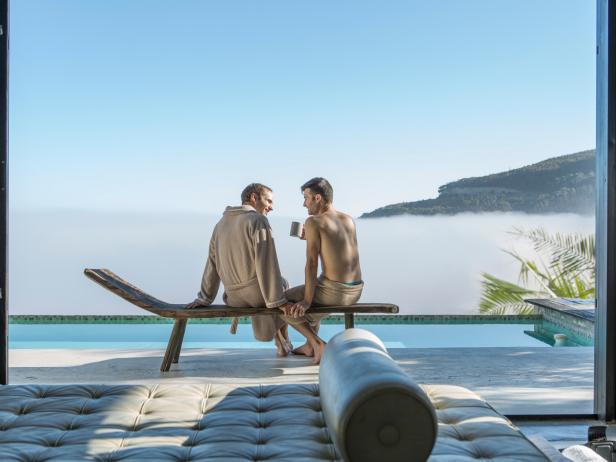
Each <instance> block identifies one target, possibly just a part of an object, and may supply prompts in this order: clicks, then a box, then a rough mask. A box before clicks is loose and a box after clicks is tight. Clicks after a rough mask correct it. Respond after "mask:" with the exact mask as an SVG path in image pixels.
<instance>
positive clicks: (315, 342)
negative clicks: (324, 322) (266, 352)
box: [283, 316, 326, 364]
mask: <svg viewBox="0 0 616 462" xmlns="http://www.w3.org/2000/svg"><path fill="white" fill-rule="evenodd" d="M283 317H284V318H285V319H286V320H287V322H288V323H289V324H290V325H291V326H293V328H294V329H295V330H296V331H298V332H299V333H300V334H302V335H303V336H304V337H306V340H307V342H306V345H302V346H301V347H300V348H303V349H304V350H303V351H304V353H296V354H305V355H306V356H311V357H312V358H313V359H312V362H313V363H314V364H319V363H320V362H321V356H323V351H324V350H325V345H326V344H325V342H324V341H323V339H321V338H320V337H319V336H318V335H317V334H316V333H315V332H314V330H313V329H312V327H311V326H310V323H309V322H308V321H306V320H305V319H303V318H291V317H290V316H283ZM300 348H296V349H295V350H293V352H294V353H295V352H296V351H297V350H299V349H300Z"/></svg>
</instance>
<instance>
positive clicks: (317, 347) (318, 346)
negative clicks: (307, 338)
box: [312, 342, 327, 364]
mask: <svg viewBox="0 0 616 462" xmlns="http://www.w3.org/2000/svg"><path fill="white" fill-rule="evenodd" d="M326 345H327V344H326V343H325V342H319V343H315V344H314V346H313V347H312V349H313V351H314V357H313V358H312V364H320V363H321V356H323V352H324V351H325V346H326Z"/></svg>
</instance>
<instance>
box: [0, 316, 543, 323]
mask: <svg viewBox="0 0 616 462" xmlns="http://www.w3.org/2000/svg"><path fill="white" fill-rule="evenodd" d="M542 319H543V316H541V315H540V314H536V315H484V314H481V315H474V314H472V315H467V314H451V315H449V314H446V315H441V314H434V315H433V314H413V315H361V316H358V315H355V323H356V324H527V323H530V322H535V321H541V320H542ZM173 322H174V320H173V319H167V318H162V317H160V316H154V315H27V314H26V315H10V316H9V324H173ZM230 322H231V320H230V319H229V318H205V319H204V318H200V319H191V320H190V323H191V324H229V323H230ZM240 323H241V324H249V323H250V317H248V316H243V317H241V318H240ZM322 323H323V324H344V315H330V316H328V317H327V318H325V319H323V321H322Z"/></svg>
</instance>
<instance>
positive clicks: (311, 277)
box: [291, 218, 321, 318]
mask: <svg viewBox="0 0 616 462" xmlns="http://www.w3.org/2000/svg"><path fill="white" fill-rule="evenodd" d="M304 231H305V236H306V268H305V285H304V299H303V300H301V301H299V302H297V303H295V304H294V305H293V307H292V308H291V314H292V315H293V316H294V317H296V318H298V317H301V316H303V315H304V313H305V312H306V310H308V308H310V306H311V305H312V300H313V298H314V291H315V290H316V288H317V271H318V269H319V255H320V253H321V235H320V233H319V227H318V225H317V223H316V221H315V220H314V219H313V218H308V219H307V220H306V223H305V225H304Z"/></svg>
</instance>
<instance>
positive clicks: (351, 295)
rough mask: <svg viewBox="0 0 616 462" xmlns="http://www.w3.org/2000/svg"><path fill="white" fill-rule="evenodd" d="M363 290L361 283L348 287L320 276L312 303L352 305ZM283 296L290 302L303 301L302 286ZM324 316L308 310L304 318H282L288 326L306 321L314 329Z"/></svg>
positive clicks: (288, 291) (290, 290) (293, 288)
mask: <svg viewBox="0 0 616 462" xmlns="http://www.w3.org/2000/svg"><path fill="white" fill-rule="evenodd" d="M363 290H364V283H363V281H361V282H359V283H358V284H353V285H349V284H345V283H343V282H337V281H332V280H331V279H327V278H326V277H325V276H323V275H321V276H319V278H318V280H317V287H316V289H315V291H314V298H313V299H312V303H313V304H314V305H321V306H335V305H345V306H346V305H353V304H354V303H357V302H358V301H359V298H360V297H361V293H362V291H363ZM285 295H286V297H287V300H289V301H290V302H299V301H300V300H303V299H304V286H303V285H302V286H297V287H292V288H291V289H289V290H287V291H286V292H285ZM326 316H328V315H327V314H321V313H319V314H316V313H314V314H313V313H310V309H309V310H308V312H306V315H305V316H304V318H292V317H290V316H283V317H282V318H283V319H284V320H285V321H287V322H288V323H289V324H299V323H301V322H304V321H308V323H309V324H310V325H311V326H312V327H315V326H317V325H318V324H319V322H320V321H321V319H323V318H324V317H326Z"/></svg>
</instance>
